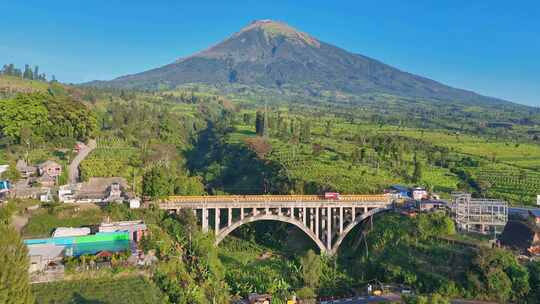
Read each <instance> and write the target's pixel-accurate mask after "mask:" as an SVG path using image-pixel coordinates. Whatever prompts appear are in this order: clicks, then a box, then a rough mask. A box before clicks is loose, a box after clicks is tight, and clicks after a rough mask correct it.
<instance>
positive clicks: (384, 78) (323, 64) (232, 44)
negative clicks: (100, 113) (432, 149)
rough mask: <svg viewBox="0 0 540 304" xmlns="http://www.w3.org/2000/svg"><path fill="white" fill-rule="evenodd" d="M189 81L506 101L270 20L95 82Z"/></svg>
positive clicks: (148, 83) (170, 83)
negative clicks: (168, 61) (161, 61)
mask: <svg viewBox="0 0 540 304" xmlns="http://www.w3.org/2000/svg"><path fill="white" fill-rule="evenodd" d="M187 83H204V84H210V85H231V84H241V85H247V86H260V87H263V88H269V89H277V90H284V89H287V90H293V91H297V92H302V91H309V92H311V93H313V92H315V93H316V94H317V93H319V92H322V91H336V92H342V93H347V94H363V93H386V94H392V95H398V96H404V97H413V98H426V99H435V100H446V101H462V102H472V103H501V102H502V103H504V101H502V100H498V99H495V98H490V97H485V96H481V95H478V94H476V93H474V92H470V91H466V90H461V89H455V88H452V87H449V86H446V85H443V84H441V83H438V82H436V81H433V80H430V79H427V78H424V77H420V76H417V75H413V74H410V73H406V72H403V71H400V70H398V69H396V68H393V67H391V66H388V65H386V64H383V63H381V62H379V61H377V60H374V59H371V58H368V57H365V56H362V55H357V54H353V53H350V52H347V51H345V50H343V49H340V48H338V47H335V46H333V45H330V44H328V43H325V42H322V41H319V40H317V39H315V38H313V37H311V36H310V35H308V34H306V33H303V32H299V31H297V30H295V29H293V28H291V27H290V26H288V25H286V24H284V23H279V22H275V21H270V20H260V21H255V22H253V23H252V24H250V25H248V26H247V27H245V28H243V29H242V30H241V31H239V32H238V33H236V34H234V35H233V36H231V37H230V38H228V39H226V40H225V41H223V42H221V43H219V44H217V45H215V46H213V47H211V48H209V49H208V50H205V51H203V52H200V53H198V54H195V55H193V56H190V57H187V58H183V59H179V60H178V61H176V62H174V63H171V64H168V65H165V66H163V67H160V68H156V69H153V70H149V71H146V72H142V73H138V74H134V75H127V76H123V77H119V78H117V79H114V80H111V81H105V82H93V83H91V84H92V85H97V86H107V87H125V88H157V87H158V86H160V85H165V86H168V87H175V86H177V85H182V84H187Z"/></svg>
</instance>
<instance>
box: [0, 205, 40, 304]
mask: <svg viewBox="0 0 540 304" xmlns="http://www.w3.org/2000/svg"><path fill="white" fill-rule="evenodd" d="M12 208H13V207H12V206H4V207H0V235H1V236H2V237H0V263H1V265H2V267H0V286H2V288H0V302H1V303H6V304H30V303H33V301H34V297H33V295H32V292H31V291H30V284H29V280H28V266H29V262H28V257H27V254H28V250H27V249H26V246H25V245H24V244H23V242H22V240H21V238H20V236H19V234H18V233H17V231H15V230H14V229H13V228H11V227H9V222H10V218H11V214H12V211H14V210H13V209H12Z"/></svg>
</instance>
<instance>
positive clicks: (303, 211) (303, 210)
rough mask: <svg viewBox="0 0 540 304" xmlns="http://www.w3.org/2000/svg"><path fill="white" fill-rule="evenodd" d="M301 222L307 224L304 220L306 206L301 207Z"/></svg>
mask: <svg viewBox="0 0 540 304" xmlns="http://www.w3.org/2000/svg"><path fill="white" fill-rule="evenodd" d="M302 223H304V225H306V226H307V224H308V223H307V222H306V207H304V208H302Z"/></svg>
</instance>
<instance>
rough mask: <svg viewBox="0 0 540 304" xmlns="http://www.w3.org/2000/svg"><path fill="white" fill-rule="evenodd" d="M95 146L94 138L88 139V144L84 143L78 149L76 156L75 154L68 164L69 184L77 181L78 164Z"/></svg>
mask: <svg viewBox="0 0 540 304" xmlns="http://www.w3.org/2000/svg"><path fill="white" fill-rule="evenodd" d="M95 148H96V140H95V139H90V140H89V141H88V145H85V146H84V147H83V148H82V149H81V150H80V151H79V153H78V154H77V156H75V158H74V159H73V161H72V162H71V164H69V172H68V176H69V183H70V184H74V183H76V182H78V181H79V165H80V164H81V162H82V161H83V160H84V159H85V158H86V156H88V154H89V153H90V152H92V150H94V149H95Z"/></svg>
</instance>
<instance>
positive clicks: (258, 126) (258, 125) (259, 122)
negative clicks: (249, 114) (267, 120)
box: [255, 111, 265, 136]
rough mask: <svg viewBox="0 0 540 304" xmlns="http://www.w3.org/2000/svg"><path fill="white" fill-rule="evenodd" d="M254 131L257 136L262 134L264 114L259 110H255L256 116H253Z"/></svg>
mask: <svg viewBox="0 0 540 304" xmlns="http://www.w3.org/2000/svg"><path fill="white" fill-rule="evenodd" d="M255 132H256V133H257V135H259V136H263V135H264V132H265V131H264V116H263V114H262V113H261V111H257V116H256V117H255Z"/></svg>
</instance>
